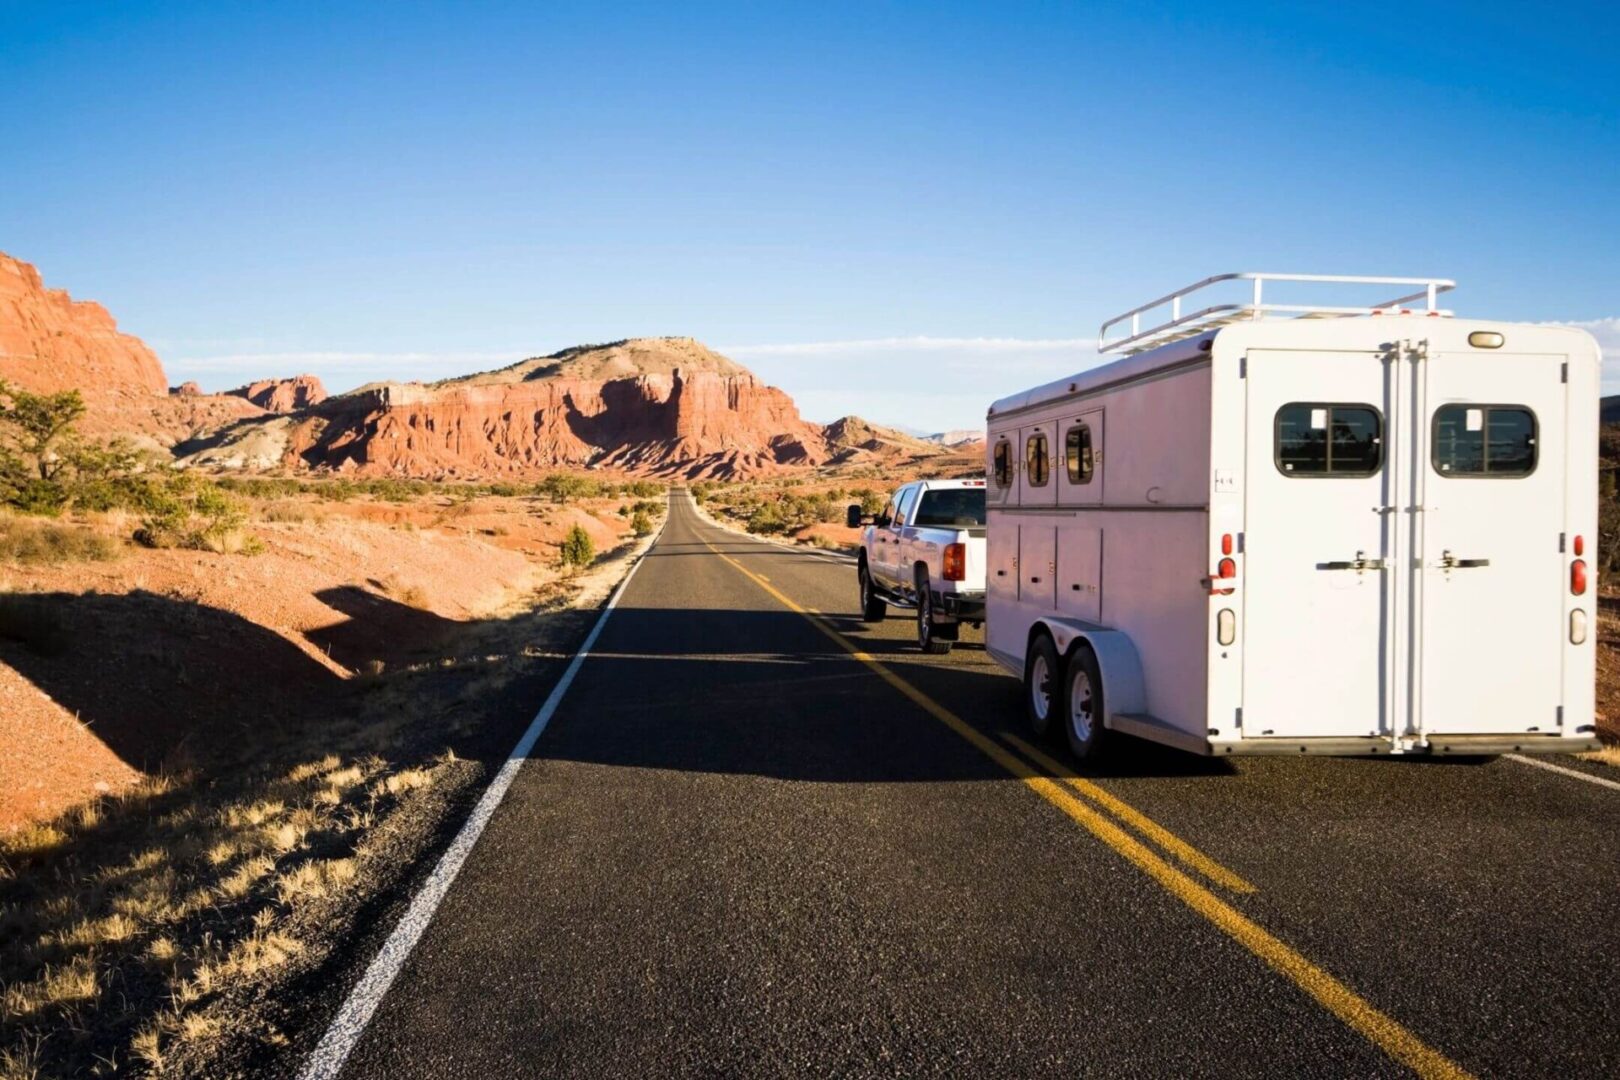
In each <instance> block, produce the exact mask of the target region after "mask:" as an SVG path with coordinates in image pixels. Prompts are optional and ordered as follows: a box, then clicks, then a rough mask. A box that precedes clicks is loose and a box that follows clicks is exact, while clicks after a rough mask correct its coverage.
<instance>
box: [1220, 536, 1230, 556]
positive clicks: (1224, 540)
mask: <svg viewBox="0 0 1620 1080" xmlns="http://www.w3.org/2000/svg"><path fill="white" fill-rule="evenodd" d="M1221 554H1222V555H1230V554H1232V534H1231V533H1222V534H1221Z"/></svg>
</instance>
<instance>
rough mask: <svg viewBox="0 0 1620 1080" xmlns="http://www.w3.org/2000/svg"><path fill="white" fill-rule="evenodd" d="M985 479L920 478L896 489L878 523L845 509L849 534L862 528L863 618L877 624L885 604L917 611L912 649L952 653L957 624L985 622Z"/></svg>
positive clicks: (876, 519) (856, 508) (854, 509)
mask: <svg viewBox="0 0 1620 1080" xmlns="http://www.w3.org/2000/svg"><path fill="white" fill-rule="evenodd" d="M984 492H985V488H984V481H983V480H918V481H915V482H913V483H910V484H906V485H905V486H904V487H902V488H900V489H899V490H898V491H896V492H895V493H894V494H893V495H892V496H891V497H890V498H889V502H888V504H887V505H886V506H884V508H883V509H882V510H881V511H879V512H878V514H877V515H876V516H875V517H872V516H868V515H865V514H863V513H861V508H860V507H859V506H851V507H850V508H849V526H850V528H859V527H860V526H862V525H865V526H867V529H866V532H865V533H864V534H863V535H862V537H861V552H860V556H859V566H858V568H857V573H858V574H859V575H860V584H861V617H862V618H863V619H865V620H866V621H867V622H878V621H879V620H881V619H882V618H883V617H884V615H885V614H886V613H887V611H888V607H889V605H891V604H892V605H894V606H895V607H900V608H911V609H913V610H914V611H916V613H917V644H918V646H919V647H920V648H921V649H922V650H923V651H924V652H929V653H946V652H950V650H951V645H952V643H953V642H955V641H956V634H957V630H958V628H959V627H960V626H961V624H962V623H972V624H973V625H974V626H981V625H983V623H984V567H985V551H984V538H985V523H984Z"/></svg>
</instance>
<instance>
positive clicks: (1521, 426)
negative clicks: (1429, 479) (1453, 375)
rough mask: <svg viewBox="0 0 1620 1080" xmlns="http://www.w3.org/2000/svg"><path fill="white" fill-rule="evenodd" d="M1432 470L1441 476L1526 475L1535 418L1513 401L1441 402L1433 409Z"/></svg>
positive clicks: (1532, 456)
mask: <svg viewBox="0 0 1620 1080" xmlns="http://www.w3.org/2000/svg"><path fill="white" fill-rule="evenodd" d="M1432 443H1433V445H1432V446H1431V448H1430V453H1431V456H1432V458H1433V460H1434V468H1435V471H1436V472H1438V473H1440V474H1441V475H1443V476H1529V475H1530V474H1531V473H1533V472H1535V471H1536V416H1535V414H1534V413H1532V412H1531V411H1530V410H1529V409H1526V408H1524V407H1523V406H1519V405H1442V406H1440V408H1438V409H1436V410H1435V411H1434V432H1433V437H1432Z"/></svg>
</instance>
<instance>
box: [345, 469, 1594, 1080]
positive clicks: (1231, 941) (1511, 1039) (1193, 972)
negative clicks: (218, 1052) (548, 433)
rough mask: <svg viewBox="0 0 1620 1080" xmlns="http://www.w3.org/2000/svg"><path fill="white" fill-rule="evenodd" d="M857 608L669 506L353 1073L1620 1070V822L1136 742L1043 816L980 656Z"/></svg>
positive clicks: (1383, 766)
mask: <svg viewBox="0 0 1620 1080" xmlns="http://www.w3.org/2000/svg"><path fill="white" fill-rule="evenodd" d="M855 602H856V589H855V575H854V571H853V568H852V567H851V566H850V565H849V564H848V563H844V562H839V561H837V560H832V559H828V558H824V557H817V556H814V555H810V554H807V553H799V552H793V551H787V550H784V549H782V548H780V547H776V546H773V545H769V544H765V543H761V542H758V541H755V540H750V539H747V538H743V537H740V536H738V535H736V534H734V533H731V532H727V531H724V530H721V529H718V528H716V527H714V526H712V525H709V524H707V523H705V522H703V521H701V520H700V519H699V518H698V516H697V515H696V513H695V512H694V511H693V510H692V509H691V507H690V505H689V503H687V502H686V501H685V499H684V497H682V496H677V497H676V498H675V501H674V503H673V508H672V513H671V517H670V521H669V523H668V525H667V527H666V528H665V530H664V532H663V535H662V537H661V538H660V540H659V541H658V543H657V544H656V545H655V546H654V547H653V549H652V550H651V551H650V552H649V554H648V556H647V558H646V560H645V562H644V563H643V565H642V566H641V568H640V570H639V571H638V573H637V575H636V577H635V578H634V579H633V580H632V581H631V583H630V585H629V587H628V589H627V590H626V591H625V593H624V596H623V598H622V600H621V602H620V606H619V607H618V609H617V610H616V611H615V612H614V613H613V615H612V616H611V618H610V619H609V621H608V622H607V624H606V626H605V629H604V630H603V632H602V634H601V637H600V639H599V640H598V641H597V643H596V646H595V648H594V650H593V652H592V655H591V656H590V657H589V658H588V659H587V660H586V661H585V663H584V665H583V667H582V668H581V669H580V671H579V675H578V678H577V679H576V680H575V682H574V683H573V685H572V687H571V688H570V690H569V691H568V694H567V697H566V698H565V699H564V700H563V703H562V705H561V707H560V708H559V710H558V711H557V713H556V715H555V717H554V719H553V720H552V722H551V725H550V727H549V728H548V729H547V731H546V732H545V734H544V736H543V737H542V738H541V739H540V741H539V743H538V744H537V745H536V747H535V750H534V752H533V755H532V760H530V761H528V762H527V763H526V764H525V765H524V767H523V768H522V770H521V771H520V772H519V773H518V774H517V778H516V780H515V782H514V783H513V785H512V787H511V789H510V791H509V792H508V794H507V797H506V799H505V801H504V802H503V803H502V804H501V806H500V808H499V810H498V811H497V813H496V814H495V817H494V818H493V820H492V821H491V822H490V824H489V826H488V828H487V830H486V831H485V832H484V834H483V836H482V838H481V839H480V840H479V842H478V845H477V847H476V848H475V849H474V850H473V852H472V855H471V856H470V858H469V859H468V861H467V863H466V865H465V866H464V868H463V869H462V872H461V874H460V877H459V878H458V879H457V880H456V882H455V885H454V887H453V888H452V889H451V891H450V893H449V895H448V896H447V897H446V899H445V900H444V903H443V904H442V905H441V906H440V907H439V909H438V911H437V913H436V914H435V916H434V918H433V920H432V922H431V924H430V926H429V928H428V930H427V932H426V934H425V935H424V937H423V938H422V940H421V941H420V943H419V944H418V946H417V947H416V949H415V950H414V952H413V953H412V954H411V956H410V959H409V960H408V961H407V963H406V964H405V966H404V968H403V970H402V971H401V973H400V975H399V977H398V979H397V981H396V982H395V983H394V985H393V987H392V989H391V990H390V991H389V993H388V994H387V996H386V997H385V998H384V999H383V1001H382V1003H381V1005H380V1007H379V1008H378V1010H377V1012H376V1014H375V1016H374V1017H373V1018H372V1020H371V1023H370V1025H369V1027H367V1028H366V1030H365V1032H364V1034H363V1036H362V1037H361V1039H360V1041H359V1043H358V1045H357V1047H356V1048H355V1050H354V1053H353V1054H352V1056H351V1057H350V1059H349V1062H348V1067H347V1069H346V1070H345V1073H344V1075H345V1076H351V1077H378V1078H381V1077H408V1076H434V1077H438V1076H446V1077H450V1076H454V1077H488V1076H518V1075H521V1076H550V1075H587V1076H602V1075H692V1074H702V1075H720V1074H728V1075H732V1074H741V1075H781V1074H789V1073H791V1074H800V1073H813V1074H821V1075H826V1074H836V1075H864V1074H901V1075H908V1076H910V1075H920V1074H951V1075H974V1074H977V1075H998V1076H1013V1075H1019V1076H1035V1075H1055V1074H1076V1073H1080V1074H1094V1075H1108V1076H1121V1075H1141V1076H1167V1075H1221V1076H1239V1075H1275V1076H1299V1075H1335V1076H1346V1075H1354V1076H1377V1075H1401V1074H1403V1073H1406V1072H1408V1068H1407V1065H1408V1064H1410V1063H1412V1062H1414V1061H1416V1062H1417V1063H1418V1064H1419V1066H1420V1068H1423V1069H1426V1070H1427V1071H1429V1072H1431V1073H1437V1074H1438V1073H1443V1072H1444V1071H1445V1069H1446V1068H1449V1067H1455V1068H1457V1069H1460V1070H1464V1071H1467V1072H1473V1073H1476V1074H1480V1075H1554V1074H1556V1075H1561V1076H1562V1075H1590V1076H1595V1075H1611V1076H1612V1075H1617V1074H1620V890H1617V888H1616V886H1617V885H1620V791H1614V790H1610V789H1606V788H1603V787H1599V786H1597V785H1592V784H1586V783H1582V782H1580V781H1578V780H1574V779H1571V778H1568V777H1564V776H1560V775H1557V774H1554V773H1550V772H1546V771H1544V770H1540V769H1533V768H1529V767H1526V766H1524V765H1522V764H1519V763H1517V762H1513V761H1509V760H1501V761H1497V762H1493V763H1491V764H1488V765H1478V764H1457V763H1451V762H1446V761H1438V762H1430V761H1416V760H1413V761H1406V760H1387V759H1386V760H1335V759H1325V758H1309V759H1292V758H1256V759H1244V760H1240V761H1231V760H1225V761H1206V760H1204V759H1199V758H1194V757H1190V756H1186V755H1182V754H1179V753H1176V752H1173V751H1169V750H1161V749H1159V748H1156V747H1152V746H1148V745H1145V744H1141V745H1137V744H1133V743H1127V744H1125V746H1124V747H1123V750H1124V752H1123V753H1121V754H1120V756H1119V757H1118V758H1116V759H1114V760H1112V761H1111V762H1110V763H1109V765H1108V766H1107V767H1106V768H1105V769H1100V770H1099V769H1091V770H1087V771H1086V776H1087V777H1088V779H1089V780H1090V781H1091V783H1093V784H1094V785H1095V786H1096V788H1095V791H1094V793H1093V795H1091V796H1087V797H1086V798H1085V799H1078V800H1077V797H1076V796H1075V795H1074V794H1068V795H1063V794H1059V795H1049V794H1045V793H1049V792H1052V791H1057V792H1071V793H1072V792H1073V791H1074V789H1073V788H1072V787H1070V786H1068V785H1065V784H1063V783H1061V782H1059V783H1053V782H1050V781H1048V780H1045V779H1042V776H1051V775H1053V773H1052V771H1051V769H1050V767H1049V766H1047V765H1044V764H1042V763H1039V762H1036V763H1034V764H1033V765H1031V764H1030V763H1029V761H1030V759H1029V757H1028V755H1027V754H1026V753H1025V752H1024V751H1023V750H1022V749H1021V748H1020V747H1019V746H1018V744H1016V743H1014V742H1010V741H1008V740H1006V739H1005V738H1004V737H1003V733H1007V732H1010V733H1012V734H1013V735H1014V736H1022V735H1023V734H1024V732H1023V730H1022V721H1021V717H1020V714H1019V709H1018V700H1019V699H1018V690H1017V684H1016V682H1015V681H1014V680H1012V679H1010V678H1008V677H1006V676H1004V675H1003V674H1001V673H1000V671H999V669H997V668H996V667H995V665H994V664H993V663H992V662H991V661H990V660H989V659H988V658H987V657H986V655H985V654H984V652H983V650H982V647H981V643H982V637H980V636H978V635H976V634H973V633H971V632H968V633H965V634H964V638H965V639H966V640H965V641H964V642H963V644H962V645H960V646H959V647H958V648H957V649H956V650H955V652H953V653H952V654H951V655H949V656H947V657H941V658H935V657H929V658H924V657H922V656H920V655H918V654H917V652H916V651H915V649H914V647H913V645H912V636H911V634H912V627H911V623H910V622H909V620H908V619H907V618H906V617H905V614H904V613H898V612H897V613H894V614H893V615H892V616H891V618H890V619H889V620H888V621H887V622H886V623H884V624H881V625H878V626H867V625H865V624H862V623H860V622H859V621H858V620H857V619H856V618H855ZM794 607H797V608H802V609H806V610H805V612H801V611H796V610H794ZM808 612H820V613H823V617H824V624H823V625H830V626H831V627H832V628H834V629H835V631H836V634H837V635H842V636H843V639H844V641H846V642H848V643H850V644H851V646H852V647H853V648H854V649H856V650H858V651H859V652H861V653H863V654H865V655H866V656H868V657H870V658H871V659H870V661H865V660H863V659H861V658H860V657H859V656H856V655H853V654H852V653H851V651H850V650H849V648H846V647H845V646H844V645H842V644H840V643H839V641H838V640H835V637H834V636H831V635H829V634H828V633H827V632H825V631H824V630H823V629H822V628H819V627H818V625H817V624H816V622H814V621H813V619H812V617H811V616H810V615H809V614H808ZM875 668H881V669H882V671H883V672H885V673H887V674H886V676H885V674H881V673H880V672H879V671H878V670H875ZM897 680H898V682H897ZM945 710H948V713H947V715H948V716H950V717H951V718H954V719H955V720H956V721H957V722H958V724H959V725H960V728H959V727H956V726H953V724H952V723H951V722H949V720H947V719H942V718H941V713H942V711H945ZM987 745H988V746H991V747H992V748H993V750H991V751H987V750H986V748H985V747H986V746H987ZM1051 752H1052V754H1053V756H1054V757H1058V758H1061V757H1062V755H1061V754H1060V753H1058V752H1056V751H1051ZM998 755H999V756H998ZM1009 758H1012V759H1013V760H1014V762H1015V765H1016V768H1015V769H1013V771H1009V769H1010V768H1012V766H1009V764H1008V759H1009ZM1020 770H1021V771H1022V773H1023V774H1024V775H1023V776H1022V778H1021V777H1020V776H1018V775H1014V772H1015V771H1020ZM1031 774H1033V775H1031ZM1099 792H1100V794H1099ZM1065 798H1066V799H1068V800H1069V802H1070V803H1073V802H1076V801H1079V802H1083V803H1084V804H1085V805H1087V806H1090V807H1093V808H1101V811H1099V812H1100V813H1101V814H1102V816H1104V817H1106V818H1107V819H1108V820H1109V821H1112V822H1114V825H1110V826H1108V827H1107V828H1104V827H1101V826H1096V825H1094V824H1093V825H1090V826H1088V825H1087V824H1086V822H1087V821H1090V820H1092V818H1095V817H1097V816H1098V813H1093V812H1092V811H1073V810H1069V811H1066V810H1065V809H1064V807H1065V806H1067V805H1068V803H1064V802H1063V801H1062V800H1063V799H1065ZM1110 799H1112V800H1119V801H1120V802H1119V803H1117V804H1114V807H1113V809H1114V811H1117V813H1114V812H1107V811H1108V808H1107V805H1106V804H1107V803H1108V801H1109V800H1110ZM1133 812H1134V813H1136V814H1139V815H1141V816H1140V817H1137V818H1134V819H1133V820H1132V821H1127V820H1125V819H1126V818H1129V817H1130V816H1131V814H1132V813H1133ZM1087 813H1090V814H1092V818H1087V817H1086V816H1085V814H1087ZM1120 815H1123V817H1122V816H1120ZM1109 829H1113V832H1109V831H1108V830H1109ZM1155 830H1158V831H1157V832H1155ZM1121 833H1123V834H1125V835H1127V836H1128V837H1129V838H1134V839H1127V840H1126V841H1123V842H1122V841H1120V840H1119V839H1118V836H1117V835H1116V834H1121ZM1155 836H1156V837H1157V840H1156V841H1155V840H1154V837H1155ZM1178 843H1180V844H1184V845H1191V847H1192V848H1194V849H1196V853H1193V852H1188V851H1186V850H1184V849H1183V850H1181V856H1180V857H1178V856H1176V854H1175V851H1173V850H1172V849H1174V848H1175V846H1176V845H1177V844H1178ZM1132 844H1135V845H1136V847H1135V848H1132V847H1131V845H1132ZM1140 850H1150V851H1152V852H1156V853H1157V854H1156V855H1151V854H1150V855H1149V856H1147V859H1149V860H1155V859H1162V860H1163V864H1173V865H1175V866H1176V867H1178V868H1179V871H1178V872H1185V874H1186V876H1187V878H1189V879H1192V880H1195V881H1196V882H1198V883H1199V884H1198V885H1197V886H1196V889H1195V890H1194V892H1195V893H1196V895H1195V894H1194V893H1189V892H1188V890H1187V889H1186V887H1184V886H1181V885H1177V884H1176V881H1175V879H1174V878H1172V877H1168V876H1166V875H1164V874H1162V873H1159V872H1158V871H1154V870H1151V869H1149V870H1145V869H1144V866H1146V865H1149V864H1148V863H1144V862H1143V861H1142V858H1141V857H1140V856H1137V857H1132V856H1130V855H1129V852H1130V851H1140ZM1199 855H1201V856H1202V857H1204V858H1206V859H1207V860H1209V862H1208V863H1205V864H1202V865H1203V866H1204V868H1205V870H1206V871H1208V872H1207V873H1201V872H1199V871H1198V869H1197V867H1196V866H1194V865H1193V864H1194V863H1196V862H1197V859H1198V857H1199ZM1189 860H1190V861H1189ZM1223 874H1224V876H1222V875H1223ZM1212 875H1213V876H1212ZM1167 882H1168V884H1167ZM1178 890H1179V891H1178ZM1189 897H1190V898H1189ZM1201 897H1214V898H1215V899H1214V902H1213V904H1212V903H1211V902H1209V901H1208V900H1205V899H1201ZM1222 912H1235V913H1237V923H1234V921H1233V919H1232V918H1231V917H1230V916H1228V915H1225V914H1222ZM1223 920H1224V923H1223ZM1238 923H1241V924H1242V925H1243V926H1248V927H1252V928H1255V933H1258V935H1259V938H1258V939H1256V937H1255V936H1254V934H1253V933H1250V932H1249V931H1248V930H1243V929H1242V927H1241V926H1239V929H1236V930H1235V929H1233V926H1234V925H1237V924H1238ZM1256 940H1259V941H1260V944H1259V945H1256V944H1255V942H1256ZM1268 941H1269V942H1275V943H1277V945H1278V947H1280V948H1281V950H1282V952H1280V953H1279V952H1278V951H1277V949H1275V948H1272V947H1271V946H1269V945H1266V944H1265V943H1266V942H1268ZM1268 949H1270V950H1271V951H1269V952H1268V951H1267V950H1268ZM1296 961H1302V962H1304V963H1305V965H1306V967H1304V968H1302V967H1300V966H1299V963H1297V962H1296ZM1312 972H1315V973H1318V974H1319V975H1320V978H1318V976H1317V975H1313V974H1312ZM1324 979H1325V980H1326V983H1324V982H1323V981H1322V980H1324ZM1327 984H1331V985H1329V986H1328V988H1327V989H1323V987H1324V985H1327ZM1333 987H1337V988H1338V989H1336V990H1335V989H1333ZM1347 1002H1348V1004H1346V1003H1347ZM1358 1010H1359V1011H1358ZM1374 1010H1376V1011H1374ZM1380 1025H1383V1026H1380ZM1392 1030H1393V1031H1395V1032H1397V1033H1400V1034H1403V1035H1404V1037H1405V1039H1407V1040H1409V1041H1408V1042H1405V1043H1403V1042H1401V1039H1400V1038H1399V1037H1397V1035H1396V1034H1391V1031H1392ZM1392 1046H1395V1047H1397V1050H1398V1048H1399V1047H1401V1046H1406V1047H1407V1048H1408V1049H1410V1047H1411V1046H1416V1047H1418V1048H1419V1049H1421V1050H1423V1051H1426V1052H1427V1053H1428V1054H1430V1055H1432V1056H1430V1057H1427V1058H1424V1057H1421V1056H1419V1057H1415V1058H1414V1057H1412V1056H1411V1055H1410V1054H1408V1055H1407V1056H1406V1057H1404V1058H1403V1057H1402V1056H1401V1054H1400V1053H1398V1052H1392V1050H1391V1047H1392ZM1403 1061H1405V1062H1406V1063H1407V1064H1403Z"/></svg>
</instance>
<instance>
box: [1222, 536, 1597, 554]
mask: <svg viewBox="0 0 1620 1080" xmlns="http://www.w3.org/2000/svg"><path fill="white" fill-rule="evenodd" d="M1221 554H1222V555H1230V554H1232V534H1231V533H1222V534H1221ZM1576 554H1579V552H1577V553H1576Z"/></svg>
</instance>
